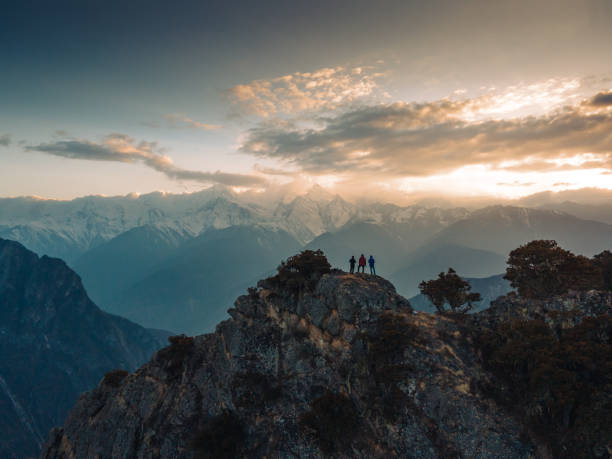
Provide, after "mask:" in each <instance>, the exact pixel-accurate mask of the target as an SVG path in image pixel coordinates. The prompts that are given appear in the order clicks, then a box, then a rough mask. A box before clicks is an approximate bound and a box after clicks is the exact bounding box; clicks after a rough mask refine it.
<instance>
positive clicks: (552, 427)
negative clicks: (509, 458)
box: [478, 315, 612, 458]
mask: <svg viewBox="0 0 612 459" xmlns="http://www.w3.org/2000/svg"><path fill="white" fill-rule="evenodd" d="M478 343H479V347H480V349H481V351H482V355H483V360H484V365H485V368H487V369H488V370H490V371H491V372H492V373H493V375H494V378H495V381H494V382H493V384H491V386H490V387H489V388H488V390H489V391H490V392H491V395H492V396H493V397H494V398H496V399H497V400H498V401H499V402H500V403H502V404H503V405H505V406H506V407H507V408H508V409H509V410H511V411H513V412H515V414H516V415H517V416H518V417H519V418H521V419H523V420H524V422H525V423H526V425H527V427H528V428H529V430H530V431H531V432H533V433H535V435H536V436H537V437H539V438H540V440H541V441H544V442H546V443H547V444H548V446H549V448H550V449H551V451H552V452H553V456H554V457H575V458H579V457H585V458H586V457H597V455H596V454H595V451H596V450H597V449H600V450H601V449H602V448H605V447H606V445H608V446H610V447H612V361H611V359H610V356H611V355H612V318H611V317H610V316H609V315H602V316H599V317H594V318H591V317H589V318H585V319H584V320H583V321H582V323H580V324H579V325H577V326H575V327H573V328H570V329H565V330H560V331H558V334H555V333H554V332H553V330H551V328H550V327H549V326H548V325H547V324H546V323H544V322H542V321H539V320H528V321H522V320H515V321H510V322H505V323H501V324H500V325H498V326H497V327H495V328H494V329H493V330H485V331H483V332H482V334H481V335H480V336H479V338H478Z"/></svg>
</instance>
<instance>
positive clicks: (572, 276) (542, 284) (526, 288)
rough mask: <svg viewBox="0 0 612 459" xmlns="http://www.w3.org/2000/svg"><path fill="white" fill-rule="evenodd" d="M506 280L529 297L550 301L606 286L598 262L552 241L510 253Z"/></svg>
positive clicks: (541, 242) (532, 242)
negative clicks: (559, 296) (549, 299)
mask: <svg viewBox="0 0 612 459" xmlns="http://www.w3.org/2000/svg"><path fill="white" fill-rule="evenodd" d="M504 278H505V279H508V280H509V281H510V285H511V286H512V287H514V288H516V289H517V290H518V293H519V295H520V296H523V297H525V298H539V299H545V298H550V297H551V296H554V295H560V294H563V293H565V292H567V291H568V290H590V289H598V288H601V286H602V279H601V269H600V268H599V266H598V265H597V263H596V262H594V261H593V260H590V259H589V258H587V257H584V256H582V255H579V256H576V255H574V254H573V253H571V252H570V251H568V250H564V249H562V248H561V247H559V246H558V245H557V243H556V242H555V241H552V240H537V241H531V242H529V243H528V244H525V245H522V246H520V247H519V248H517V249H514V250H513V251H512V252H510V256H509V257H508V268H507V269H506V274H505V276H504Z"/></svg>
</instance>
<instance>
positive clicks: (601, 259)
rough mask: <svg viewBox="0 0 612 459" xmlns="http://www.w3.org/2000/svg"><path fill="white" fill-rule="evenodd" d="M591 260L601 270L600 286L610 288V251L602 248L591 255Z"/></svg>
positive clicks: (611, 286)
mask: <svg viewBox="0 0 612 459" xmlns="http://www.w3.org/2000/svg"><path fill="white" fill-rule="evenodd" d="M593 262H594V263H595V266H597V267H598V268H599V270H600V271H601V281H602V288H603V289H604V290H612V252H610V251H609V250H604V251H603V252H601V253H600V254H597V255H595V256H594V257H593Z"/></svg>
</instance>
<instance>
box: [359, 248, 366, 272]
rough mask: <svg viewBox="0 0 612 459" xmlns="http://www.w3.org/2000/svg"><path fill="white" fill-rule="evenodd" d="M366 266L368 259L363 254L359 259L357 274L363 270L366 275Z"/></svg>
mask: <svg viewBox="0 0 612 459" xmlns="http://www.w3.org/2000/svg"><path fill="white" fill-rule="evenodd" d="M365 265H366V257H365V256H364V255H363V253H362V254H361V256H360V257H359V267H358V268H357V272H359V270H360V269H361V272H362V273H365Z"/></svg>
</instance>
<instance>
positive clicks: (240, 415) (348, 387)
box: [41, 271, 537, 459]
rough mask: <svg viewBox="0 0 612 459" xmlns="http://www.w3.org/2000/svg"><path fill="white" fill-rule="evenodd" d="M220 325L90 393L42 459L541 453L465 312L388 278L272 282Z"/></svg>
mask: <svg viewBox="0 0 612 459" xmlns="http://www.w3.org/2000/svg"><path fill="white" fill-rule="evenodd" d="M229 312H230V315H231V319H229V320H226V321H224V322H222V323H220V324H219V325H218V326H217V329H216V331H215V332H214V333H211V334H208V335H202V336H197V337H195V338H189V337H175V338H173V339H172V344H171V345H170V346H169V347H167V348H165V349H162V350H160V351H158V352H157V353H156V355H155V356H154V358H153V359H152V360H151V361H150V362H149V363H148V364H146V365H144V366H142V367H141V368H140V369H138V370H137V371H136V372H134V373H132V374H124V373H117V374H111V375H108V377H106V378H105V379H104V380H103V381H102V382H101V383H100V385H99V386H98V387H97V388H96V389H94V390H92V391H90V392H88V393H85V394H83V395H82V396H81V398H80V399H79V401H78V402H77V404H76V406H75V407H74V408H73V409H72V411H71V412H70V414H69V416H68V418H67V420H66V423H65V424H64V426H63V427H60V428H57V429H54V430H53V431H52V432H51V434H50V436H49V438H48V440H47V443H46V445H45V447H44V449H43V453H42V455H41V457H43V458H79V459H80V458H94V457H100V458H106V457H113V458H132V457H138V458H155V457H173V458H190V457H324V456H332V457H368V458H370V457H402V458H404V457H418V458H436V457H445V458H450V457H453V458H454V457H472V458H485V457H486V458H489V457H499V458H501V457H507V458H527V457H533V456H534V455H535V453H536V451H537V445H536V444H535V443H534V442H533V441H532V440H531V439H530V438H529V437H528V436H525V435H523V426H522V425H521V423H520V422H519V421H518V420H517V419H515V418H514V417H513V416H511V415H509V414H508V411H507V410H505V409H503V408H502V407H501V406H500V405H499V404H497V403H496V402H495V401H494V400H493V399H492V398H491V397H489V396H488V395H487V394H485V393H484V392H483V390H482V389H481V386H482V385H481V384H480V381H481V380H487V378H488V375H487V373H486V371H485V370H484V369H483V367H482V365H481V360H480V358H479V352H478V351H477V350H476V349H475V343H474V341H473V339H472V336H471V334H470V333H469V332H468V331H466V330H468V329H469V326H468V325H466V323H465V321H461V320H456V319H454V318H453V317H445V316H439V315H431V314H425V313H416V312H414V311H413V310H412V308H411V307H410V305H409V303H408V301H407V300H405V299H404V298H402V297H401V296H399V295H398V294H397V293H396V292H395V289H394V287H393V286H392V285H391V284H390V283H389V282H387V281H385V280H384V279H382V278H380V277H376V276H369V275H363V274H357V275H347V274H345V273H343V272H340V271H332V272H331V273H330V274H325V275H323V276H322V277H321V278H320V280H319V281H318V282H317V283H316V286H315V287H314V288H313V289H307V288H303V289H300V290H298V291H295V290H293V291H289V290H287V289H285V288H283V287H282V286H280V287H279V286H278V284H277V283H275V282H271V281H270V280H267V281H262V282H260V283H259V285H258V288H256V289H255V288H253V289H250V290H249V293H248V294H247V295H244V296H241V297H239V298H238V299H237V300H236V302H235V306H234V308H233V309H231V310H230V311H229Z"/></svg>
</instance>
